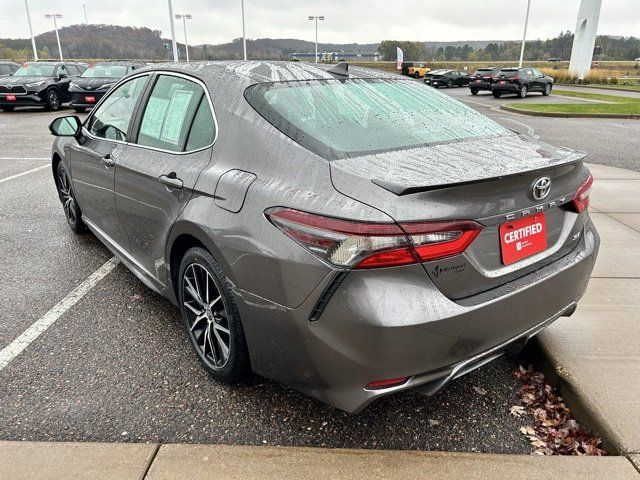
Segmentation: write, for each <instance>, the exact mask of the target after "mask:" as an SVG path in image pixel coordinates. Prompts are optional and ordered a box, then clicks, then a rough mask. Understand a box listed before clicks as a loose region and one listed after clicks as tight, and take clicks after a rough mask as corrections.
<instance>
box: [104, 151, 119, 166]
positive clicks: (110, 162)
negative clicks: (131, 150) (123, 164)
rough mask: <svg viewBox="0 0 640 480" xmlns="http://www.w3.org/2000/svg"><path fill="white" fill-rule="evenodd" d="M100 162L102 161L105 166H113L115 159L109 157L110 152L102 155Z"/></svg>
mask: <svg viewBox="0 0 640 480" xmlns="http://www.w3.org/2000/svg"><path fill="white" fill-rule="evenodd" d="M102 163H104V166H105V167H113V166H114V165H115V164H116V162H115V160H114V159H113V158H111V154H109V153H107V154H106V155H105V156H104V157H102Z"/></svg>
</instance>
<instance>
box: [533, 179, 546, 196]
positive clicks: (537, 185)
mask: <svg viewBox="0 0 640 480" xmlns="http://www.w3.org/2000/svg"><path fill="white" fill-rule="evenodd" d="M532 190H533V198H535V199H536V200H543V199H545V198H546V197H547V195H549V192H550V191H551V179H550V178H549V177H541V178H539V179H537V180H536V181H535V182H534V183H533V188H532Z"/></svg>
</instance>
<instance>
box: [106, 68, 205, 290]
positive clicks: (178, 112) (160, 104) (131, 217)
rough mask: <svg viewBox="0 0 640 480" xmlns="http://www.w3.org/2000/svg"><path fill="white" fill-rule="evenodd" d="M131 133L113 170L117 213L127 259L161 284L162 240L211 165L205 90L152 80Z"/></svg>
mask: <svg viewBox="0 0 640 480" xmlns="http://www.w3.org/2000/svg"><path fill="white" fill-rule="evenodd" d="M136 131H137V132H138V133H137V138H136V141H135V144H131V145H129V146H128V147H127V150H126V154H125V155H124V157H123V159H122V161H121V162H120V163H119V164H118V168H117V170H116V178H115V192H116V209H117V212H118V216H119V218H120V222H121V224H122V225H123V226H124V228H125V230H126V231H127V233H128V235H129V241H130V245H131V248H130V254H131V256H132V257H133V258H134V259H135V260H136V261H137V263H138V264H139V265H141V266H142V267H143V269H144V270H145V272H144V273H146V274H148V275H151V276H152V277H153V278H155V279H156V280H158V281H159V282H161V283H162V284H166V283H167V278H166V273H167V272H166V269H165V266H164V254H165V245H166V239H167V237H168V235H169V231H170V230H171V227H172V226H173V224H174V222H175V220H176V219H177V217H178V215H179V214H180V212H181V211H182V210H183V209H184V207H185V206H186V204H187V202H188V201H189V199H190V198H191V194H192V192H193V188H194V186H195V184H196V181H197V179H198V176H199V175H200V172H202V170H203V169H204V168H205V167H206V166H207V164H208V163H209V161H210V160H211V152H212V149H211V146H212V145H213V142H214V137H215V132H216V127H215V117H214V116H213V108H212V106H211V100H210V98H209V95H208V93H207V91H206V87H205V86H204V84H203V83H202V82H200V81H199V80H196V79H194V78H192V77H188V76H185V75H182V74H176V73H171V72H162V73H159V74H156V76H155V77H154V80H153V86H152V87H151V88H150V91H149V94H148V95H147V98H146V99H145V107H144V110H142V109H141V111H140V113H139V115H138V119H137V121H136Z"/></svg>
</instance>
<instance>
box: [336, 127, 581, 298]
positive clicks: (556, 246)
mask: <svg viewBox="0 0 640 480" xmlns="http://www.w3.org/2000/svg"><path fill="white" fill-rule="evenodd" d="M583 157H584V155H583V154H581V153H578V152H574V151H570V150H566V149H558V148H554V147H551V146H549V145H546V144H544V143H542V142H539V141H537V140H535V139H532V138H529V137H525V136H522V135H516V134H507V135H502V136H498V137H489V138H481V139H470V140H466V141H461V142H455V143H446V144H439V145H432V146H428V147H421V148H413V149H408V150H399V151H394V152H387V153H380V154H373V155H366V156H362V157H356V158H348V159H341V160H336V161H333V162H331V174H332V179H333V182H334V186H335V188H336V189H337V190H338V191H340V192H341V193H343V194H345V195H348V196H350V197H352V198H355V199H356V200H359V201H361V202H363V203H366V204H368V205H371V206H373V207H376V208H378V209H379V210H382V211H384V212H385V213H387V214H388V215H390V216H391V217H392V218H393V219H394V220H395V221H396V222H398V223H405V222H414V221H415V222H417V221H442V220H474V221H476V222H478V223H480V224H481V225H483V230H482V232H481V233H480V235H478V237H477V238H476V239H475V240H474V241H473V243H472V244H471V245H470V246H469V247H468V248H467V250H466V251H465V253H464V254H463V255H457V256H455V257H450V258H446V259H443V260H438V261H433V262H428V263H425V264H423V265H424V266H425V272H426V274H427V275H428V276H429V277H430V278H431V280H432V281H433V283H435V284H436V285H437V286H438V287H439V288H440V289H441V291H442V292H443V293H444V294H445V295H447V296H448V297H449V298H453V299H460V298H465V297H468V296H471V295H474V294H477V293H480V292H482V291H485V290H488V289H491V288H494V287H496V286H499V285H502V284H504V283H507V282H509V281H511V280H513V279H515V278H517V277H519V276H522V275H525V274H527V273H529V272H531V271H533V270H535V269H537V268H540V267H541V266H542V265H544V264H548V263H550V262H552V261H553V260H555V259H557V258H559V256H562V255H563V254H566V253H567V252H568V251H570V250H571V249H572V248H574V247H575V244H576V242H577V240H578V239H577V238H576V232H577V231H578V230H579V229H580V221H581V219H580V218H578V217H579V215H577V214H576V213H575V212H573V211H572V210H571V208H570V204H571V200H572V199H573V195H574V194H575V192H576V191H577V190H578V188H579V187H580V185H581V184H582V183H583V182H584V180H585V179H586V177H587V175H588V172H587V170H586V168H585V167H584V166H583V164H582V161H581V160H582V158H583ZM544 177H546V178H548V179H549V180H550V187H549V192H548V194H547V195H546V196H545V197H544V199H536V198H534V196H533V190H532V188H533V184H534V183H535V182H536V180H538V179H540V178H544ZM534 215H538V217H537V219H544V222H545V224H546V225H545V227H546V228H545V231H546V245H545V247H546V248H544V249H543V250H542V251H539V252H538V253H535V254H532V255H530V256H526V257H525V258H520V259H518V260H517V261H512V262H510V263H508V262H505V252H504V251H503V248H504V246H501V241H500V227H501V225H504V224H506V223H508V222H513V221H515V220H518V219H520V218H530V219H532V218H533V216H534ZM506 263H508V264H506Z"/></svg>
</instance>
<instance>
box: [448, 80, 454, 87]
mask: <svg viewBox="0 0 640 480" xmlns="http://www.w3.org/2000/svg"><path fill="white" fill-rule="evenodd" d="M447 88H453V82H452V81H451V80H449V81H448V82H447Z"/></svg>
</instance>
